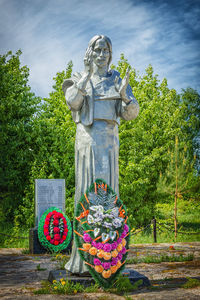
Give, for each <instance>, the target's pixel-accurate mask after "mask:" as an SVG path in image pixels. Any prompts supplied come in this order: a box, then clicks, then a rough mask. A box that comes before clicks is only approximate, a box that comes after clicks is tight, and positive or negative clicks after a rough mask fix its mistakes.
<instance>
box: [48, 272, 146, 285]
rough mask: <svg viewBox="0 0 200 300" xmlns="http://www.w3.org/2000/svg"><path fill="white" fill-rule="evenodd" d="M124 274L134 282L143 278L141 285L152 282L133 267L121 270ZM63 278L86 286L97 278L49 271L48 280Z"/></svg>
mask: <svg viewBox="0 0 200 300" xmlns="http://www.w3.org/2000/svg"><path fill="white" fill-rule="evenodd" d="M121 274H122V275H124V276H127V277H128V278H129V279H130V282H131V283H132V284H134V283H135V282H137V281H139V280H142V283H141V284H140V285H139V286H140V287H141V286H150V285H151V283H150V281H149V279H148V278H147V277H146V276H144V275H142V274H140V273H139V272H137V271H134V270H131V269H124V270H123V271H122V272H121ZM61 278H66V279H67V280H69V281H71V282H73V283H80V284H82V285H84V286H85V287H87V286H90V285H91V284H94V283H95V280H94V279H93V278H92V276H79V275H72V274H70V273H68V272H67V271H66V270H54V271H50V272H49V277H48V280H49V281H50V282H51V283H52V282H53V280H60V279H61Z"/></svg>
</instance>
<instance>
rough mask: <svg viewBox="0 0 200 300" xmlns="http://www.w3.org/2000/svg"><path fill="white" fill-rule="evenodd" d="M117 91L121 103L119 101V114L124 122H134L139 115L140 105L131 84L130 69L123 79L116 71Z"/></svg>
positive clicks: (115, 82)
mask: <svg viewBox="0 0 200 300" xmlns="http://www.w3.org/2000/svg"><path fill="white" fill-rule="evenodd" d="M114 76H115V79H114V84H115V89H116V90H117V91H118V92H119V94H120V98H121V101H117V114H118V116H119V117H121V118H122V119H124V120H127V121H129V120H133V119H135V118H136V117H137V115H138V113H139V104H138V102H137V100H136V99H135V97H134V95H133V92H132V88H131V86H130V84H129V83H128V82H129V69H127V72H126V74H125V76H124V78H123V79H121V78H120V73H118V72H117V71H114Z"/></svg>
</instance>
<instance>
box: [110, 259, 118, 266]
mask: <svg viewBox="0 0 200 300" xmlns="http://www.w3.org/2000/svg"><path fill="white" fill-rule="evenodd" d="M117 262H118V258H117V257H113V258H112V261H111V265H112V266H115V265H116V264H117Z"/></svg>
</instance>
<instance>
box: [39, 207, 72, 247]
mask: <svg viewBox="0 0 200 300" xmlns="http://www.w3.org/2000/svg"><path fill="white" fill-rule="evenodd" d="M54 211H55V213H58V214H59V213H60V214H62V216H63V218H64V220H66V225H67V229H68V232H67V235H66V234H65V236H66V239H65V240H63V241H62V243H59V244H58V245H54V244H51V243H50V241H49V240H47V237H46V235H45V234H44V225H45V220H46V217H47V215H48V214H49V213H51V212H54ZM55 213H54V214H55ZM54 214H53V215H54ZM49 223H50V224H49V227H51V231H52V232H53V228H54V225H53V217H52V218H51V219H50V222H49ZM59 227H60V230H61V232H62V233H63V231H64V224H63V219H62V218H60V222H59ZM48 230H49V228H48ZM49 236H50V235H49ZM51 237H52V238H53V233H52V236H51ZM38 238H39V241H40V243H41V245H42V246H43V247H44V248H45V249H47V250H49V251H50V252H53V253H56V252H60V251H62V250H64V249H66V248H67V247H68V245H69V243H70V241H71V239H72V226H71V222H70V220H69V218H68V217H67V216H66V215H65V214H64V213H63V212H62V210H60V209H59V208H57V207H50V208H48V209H47V210H46V211H45V212H44V213H43V215H42V217H41V218H40V221H39V225H38Z"/></svg>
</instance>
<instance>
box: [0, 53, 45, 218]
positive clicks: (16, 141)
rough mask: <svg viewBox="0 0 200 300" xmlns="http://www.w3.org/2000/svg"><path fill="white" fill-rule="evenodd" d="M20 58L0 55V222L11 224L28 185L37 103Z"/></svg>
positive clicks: (27, 73)
mask: <svg viewBox="0 0 200 300" xmlns="http://www.w3.org/2000/svg"><path fill="white" fill-rule="evenodd" d="M20 55H21V51H17V52H16V54H15V55H13V54H12V52H11V51H10V52H8V53H7V54H6V55H0V82H1V85H0V99H1V103H0V145H1V147H0V157H1V165H0V191H1V192H0V198H1V201H0V222H3V221H5V219H6V220H9V221H12V218H13V215H14V212H15V209H16V208H17V207H18V206H19V204H20V203H21V201H22V198H23V195H24V189H25V187H26V185H27V184H28V179H29V171H30V168H31V165H32V160H33V153H32V151H31V148H32V145H33V144H34V140H33V130H34V128H33V122H34V118H35V114H36V112H37V109H38V104H39V102H40V99H39V98H37V97H35V95H34V94H33V93H32V92H31V88H30V87H29V85H28V77H29V69H28V68H27V66H21V64H20Z"/></svg>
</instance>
